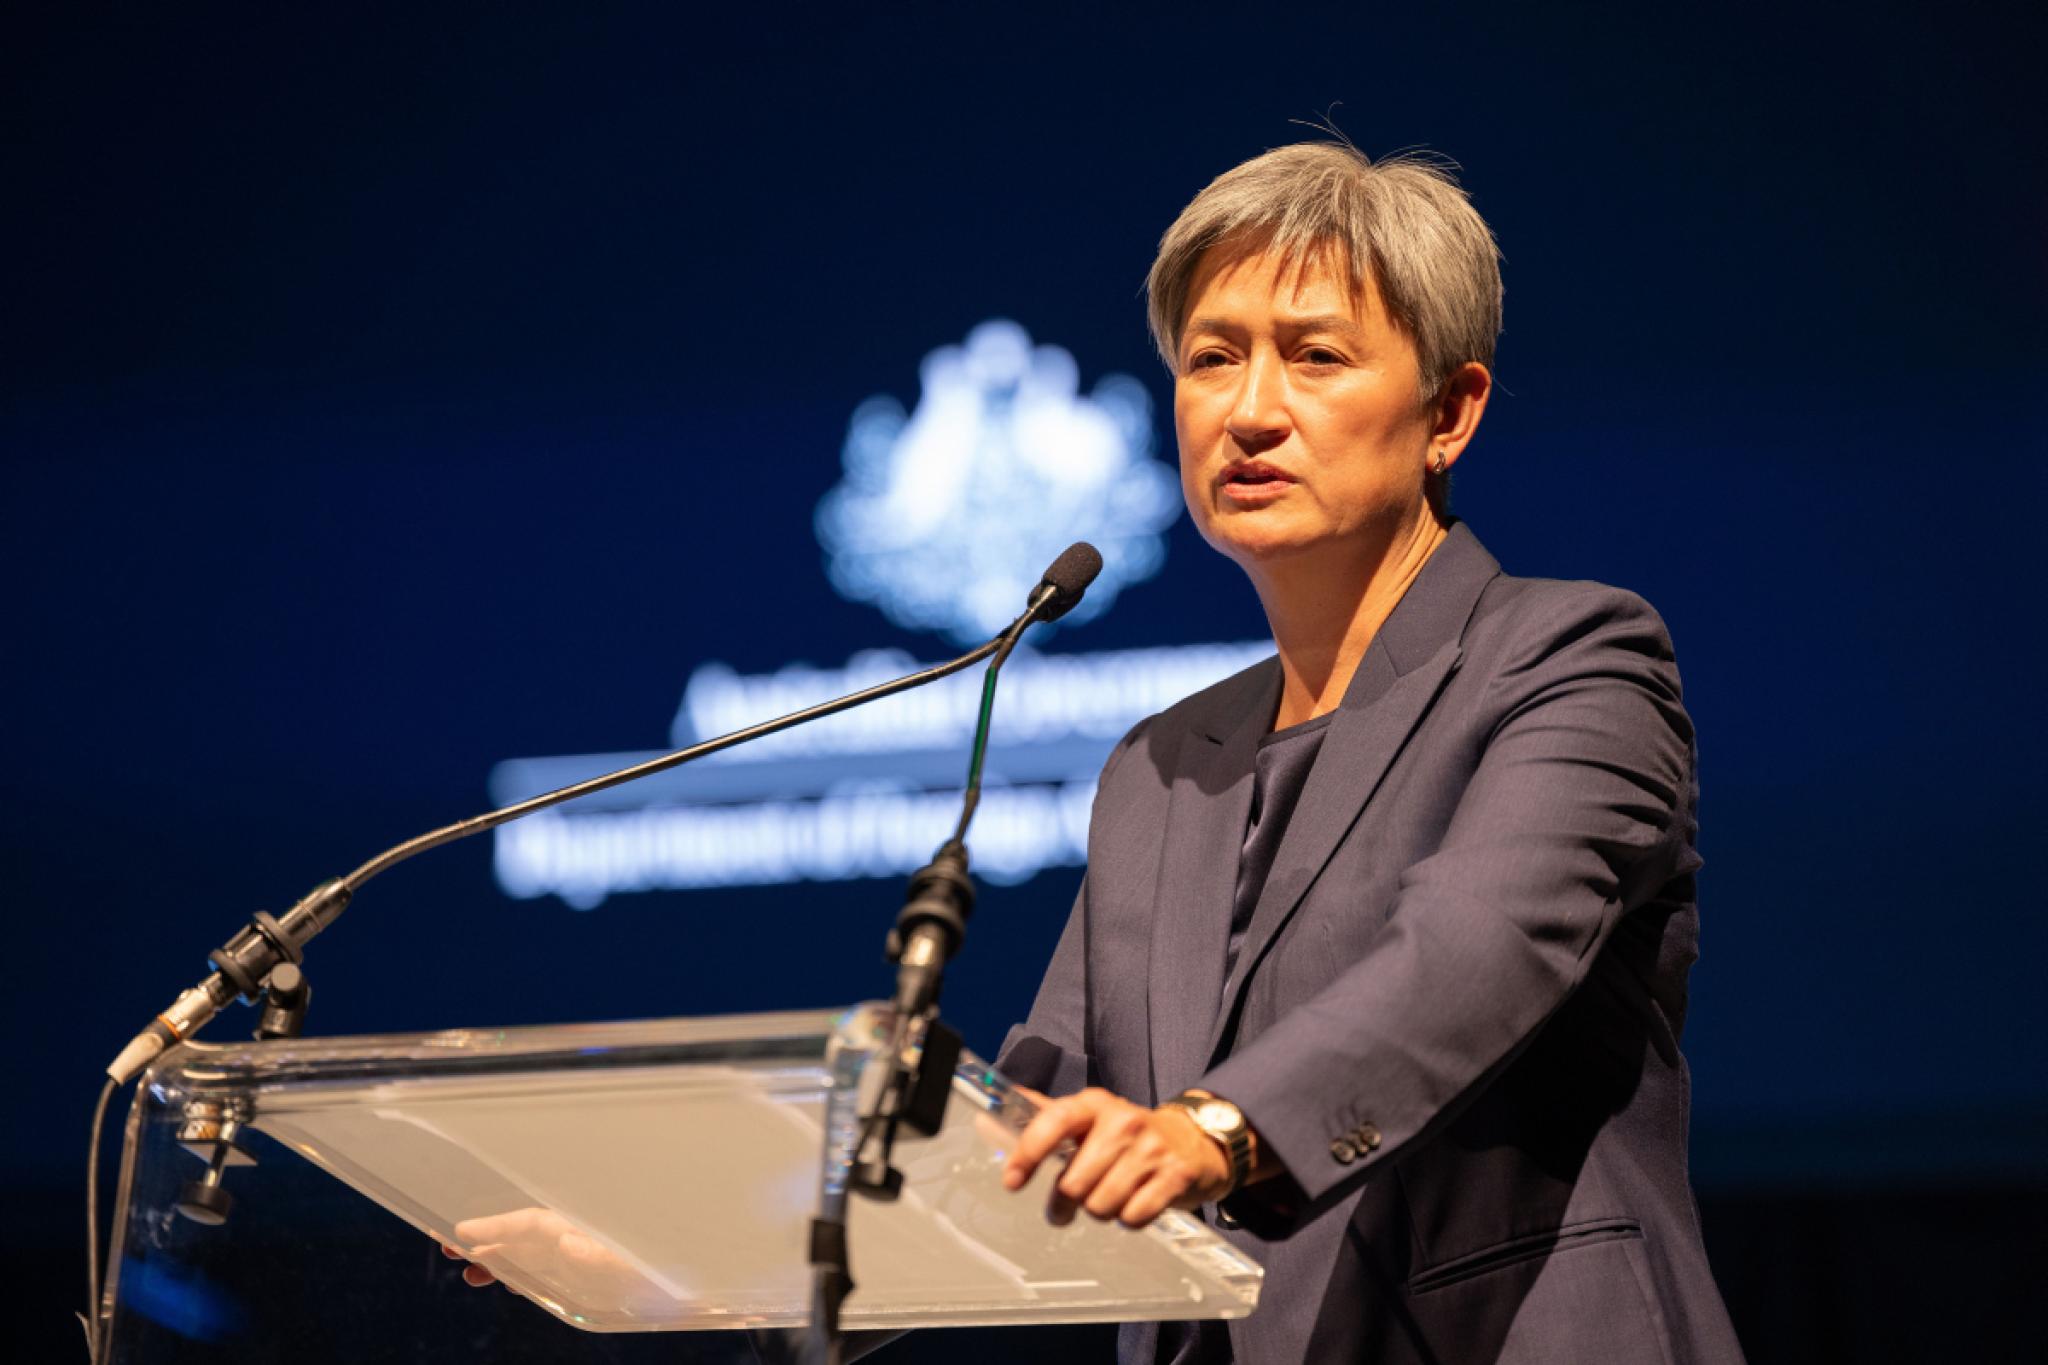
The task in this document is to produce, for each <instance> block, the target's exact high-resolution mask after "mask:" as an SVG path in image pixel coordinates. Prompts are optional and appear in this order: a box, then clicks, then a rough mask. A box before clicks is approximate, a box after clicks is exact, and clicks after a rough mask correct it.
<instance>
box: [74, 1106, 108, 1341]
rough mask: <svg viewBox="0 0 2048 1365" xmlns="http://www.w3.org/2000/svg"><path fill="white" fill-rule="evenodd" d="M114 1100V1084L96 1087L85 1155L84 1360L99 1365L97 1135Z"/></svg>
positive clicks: (98, 1150)
mask: <svg viewBox="0 0 2048 1365" xmlns="http://www.w3.org/2000/svg"><path fill="white" fill-rule="evenodd" d="M113 1098H114V1082H113V1080H112V1079H109V1080H108V1081H107V1083H106V1084H105V1085H102V1086H101V1087H100V1100H99V1103H98V1104H95V1105H94V1106H93V1108H92V1146H91V1148H90V1150H88V1151H87V1152H86V1155H85V1294H86V1297H85V1312H84V1313H82V1314H81V1315H80V1320H81V1321H82V1322H83V1323H84V1324H85V1352H86V1359H87V1360H89V1361H91V1362H92V1365H99V1361H100V1355H101V1351H102V1348H103V1346H104V1342H102V1340H101V1337H100V1133H101V1131H102V1129H103V1128H104V1127H105V1125H106V1120H107V1105H108V1103H109V1102H110V1101H111V1100H112V1099H113Z"/></svg>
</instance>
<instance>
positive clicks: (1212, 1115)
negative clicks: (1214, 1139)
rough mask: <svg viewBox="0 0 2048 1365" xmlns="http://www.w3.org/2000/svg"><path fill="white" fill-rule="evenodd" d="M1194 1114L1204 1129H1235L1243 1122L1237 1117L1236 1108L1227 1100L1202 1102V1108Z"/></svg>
mask: <svg viewBox="0 0 2048 1365" xmlns="http://www.w3.org/2000/svg"><path fill="white" fill-rule="evenodd" d="M1195 1112H1196V1114H1197V1116H1198V1117H1199V1118H1200V1119H1201V1121H1202V1126H1203V1127H1205V1128H1235V1127H1237V1125H1238V1124H1239V1123H1241V1122H1243V1120H1242V1119H1241V1118H1239V1117H1238V1113H1237V1106H1236V1105H1234V1104H1232V1103H1230V1102H1229V1101H1228V1100H1204V1101H1202V1107H1201V1108H1200V1109H1198V1110H1196V1111H1195Z"/></svg>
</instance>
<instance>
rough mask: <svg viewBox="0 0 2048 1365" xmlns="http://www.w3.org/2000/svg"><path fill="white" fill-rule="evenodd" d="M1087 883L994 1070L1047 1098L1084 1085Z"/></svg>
mask: <svg viewBox="0 0 2048 1365" xmlns="http://www.w3.org/2000/svg"><path fill="white" fill-rule="evenodd" d="M1087 944H1088V880H1087V878H1086V877H1083V878H1082V879H1081V890H1080V892H1079V893H1078V894H1077V895H1076V896H1075V897H1074V910H1073V913H1072V914H1070V915H1068V916H1067V927H1066V928H1065V929H1064V930H1063V931H1061V933H1060V943H1059V947H1058V948H1056V949H1054V950H1053V955H1052V964H1051V965H1050V966H1048V967H1047V968H1046V969H1045V978H1044V980H1042V981H1040V982H1039V985H1038V999H1037V1000H1036V1001H1034V1002H1033V1004H1032V1006H1031V1013H1030V1015H1029V1016H1027V1017H1026V1018H1025V1020H1024V1022H1023V1023H1021V1024H1018V1025H1017V1026H1015V1027H1014V1028H1012V1029H1011V1030H1010V1035H1009V1037H1007V1038H1005V1039H1003V1046H1002V1049H1001V1050H1000V1051H999V1052H997V1053H996V1070H998V1071H1000V1072H1002V1073H1003V1075H1004V1076H1006V1077H1007V1078H1009V1079H1010V1080H1011V1081H1013V1082H1015V1083H1016V1084H1018V1085H1026V1086H1029V1087H1031V1088H1032V1089H1033V1090H1037V1091H1040V1092H1042V1093H1044V1094H1047V1095H1070V1094H1072V1093H1074V1092H1075V1091H1077V1090H1080V1089H1082V1088H1084V1087H1085V1086H1086V1085H1087V1084H1088V1076H1089V1063H1088V1042H1087V1038H1086V1036H1085V1033H1086V1026H1087V1019H1088V963H1087Z"/></svg>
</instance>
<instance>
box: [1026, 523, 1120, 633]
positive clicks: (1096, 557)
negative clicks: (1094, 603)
mask: <svg viewBox="0 0 2048 1365" xmlns="http://www.w3.org/2000/svg"><path fill="white" fill-rule="evenodd" d="M1101 572H1102V551H1100V550H1098V549H1096V548H1095V547H1094V546H1093V545H1090V544H1089V543H1088V542H1087V541H1085V540H1077V541H1075V542H1074V543H1073V544H1072V545H1069V546H1068V547H1067V548H1066V549H1064V550H1062V551H1060V557H1059V558H1058V559H1055V560H1054V561H1053V562H1052V565H1051V567H1049V568H1048V569H1046V571H1045V576H1044V577H1043V578H1041V579H1039V580H1038V586H1037V587H1036V588H1034V589H1032V592H1031V601H1032V605H1033V606H1034V607H1037V606H1038V604H1039V602H1040V601H1041V600H1044V602H1045V605H1044V606H1043V607H1042V608H1040V609H1039V611H1038V619H1039V620H1041V621H1057V620H1059V619H1060V618H1061V617H1062V616H1065V615H1066V614H1067V613H1068V612H1070V611H1072V610H1073V609H1074V608H1075V607H1077V606H1079V605H1081V594H1082V593H1085V592H1087V591H1088V585H1089V584H1090V583H1093V582H1094V581H1095V575H1097V574H1099V573H1101ZM1047 589H1051V593H1050V595H1049V596H1047V597H1045V598H1043V599H1041V594H1043V593H1045V592H1046V590H1047Z"/></svg>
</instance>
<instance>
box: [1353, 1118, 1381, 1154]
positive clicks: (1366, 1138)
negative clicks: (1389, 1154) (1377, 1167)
mask: <svg viewBox="0 0 2048 1365" xmlns="http://www.w3.org/2000/svg"><path fill="white" fill-rule="evenodd" d="M1351 1137H1352V1140H1353V1141H1354V1142H1356V1143H1357V1144H1358V1145H1359V1146H1360V1147H1362V1148H1364V1149H1365V1150H1366V1151H1368V1152H1377V1151H1378V1150H1379V1149H1380V1130H1379V1129H1377V1128H1375V1127H1373V1126H1372V1125H1371V1124H1370V1123H1361V1124H1359V1125H1358V1131H1357V1132H1355V1133H1353V1134H1352V1135H1351Z"/></svg>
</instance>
